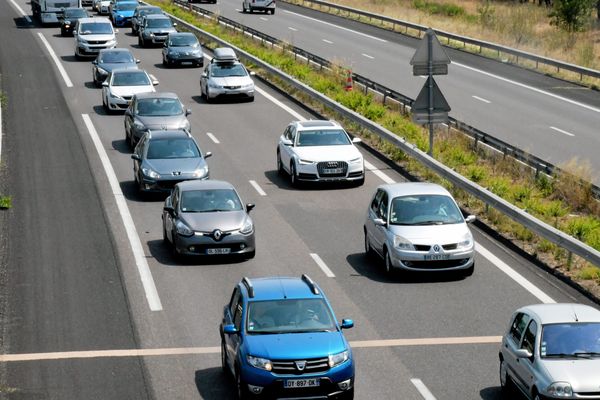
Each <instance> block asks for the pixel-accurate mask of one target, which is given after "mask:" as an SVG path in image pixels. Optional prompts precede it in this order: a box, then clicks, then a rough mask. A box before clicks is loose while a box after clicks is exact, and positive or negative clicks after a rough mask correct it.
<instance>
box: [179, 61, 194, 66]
mask: <svg viewBox="0 0 600 400" xmlns="http://www.w3.org/2000/svg"><path fill="white" fill-rule="evenodd" d="M181 65H192V61H182V62H181Z"/></svg>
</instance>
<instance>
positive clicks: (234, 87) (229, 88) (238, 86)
mask: <svg viewBox="0 0 600 400" xmlns="http://www.w3.org/2000/svg"><path fill="white" fill-rule="evenodd" d="M239 88H241V86H240V85H237V86H223V89H228V90H235V89H239Z"/></svg>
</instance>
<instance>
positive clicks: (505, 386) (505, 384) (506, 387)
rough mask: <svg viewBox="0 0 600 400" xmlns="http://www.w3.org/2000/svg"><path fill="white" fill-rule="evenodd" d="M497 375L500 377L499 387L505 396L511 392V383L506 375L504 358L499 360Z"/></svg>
mask: <svg viewBox="0 0 600 400" xmlns="http://www.w3.org/2000/svg"><path fill="white" fill-rule="evenodd" d="M498 375H499V377H500V389H501V390H502V393H503V394H504V395H505V397H508V395H510V394H512V393H513V388H514V386H513V383H512V381H511V379H510V376H509V375H508V371H507V368H506V362H504V360H500V367H499V369H498Z"/></svg>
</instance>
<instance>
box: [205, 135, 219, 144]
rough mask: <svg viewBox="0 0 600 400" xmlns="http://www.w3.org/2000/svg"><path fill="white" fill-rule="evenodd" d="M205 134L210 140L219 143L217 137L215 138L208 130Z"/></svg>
mask: <svg viewBox="0 0 600 400" xmlns="http://www.w3.org/2000/svg"><path fill="white" fill-rule="evenodd" d="M206 136H208V137H209V138H210V140H212V141H213V142H215V143H216V144H219V143H221V142H219V139H217V137H216V136H215V135H213V134H212V133H210V132H206Z"/></svg>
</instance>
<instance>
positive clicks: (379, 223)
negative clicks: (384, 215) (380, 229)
mask: <svg viewBox="0 0 600 400" xmlns="http://www.w3.org/2000/svg"><path fill="white" fill-rule="evenodd" d="M373 223H374V224H375V225H377V226H386V225H387V223H386V222H385V221H384V220H383V219H381V218H375V219H374V220H373Z"/></svg>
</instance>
